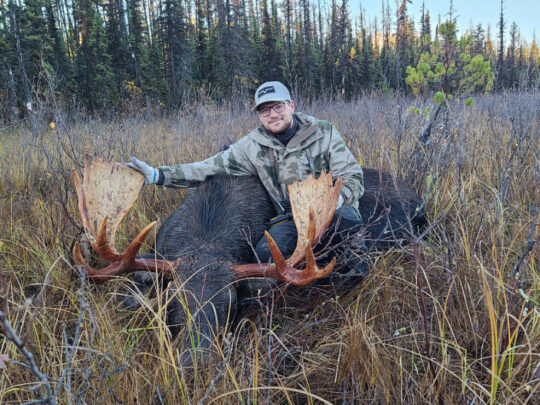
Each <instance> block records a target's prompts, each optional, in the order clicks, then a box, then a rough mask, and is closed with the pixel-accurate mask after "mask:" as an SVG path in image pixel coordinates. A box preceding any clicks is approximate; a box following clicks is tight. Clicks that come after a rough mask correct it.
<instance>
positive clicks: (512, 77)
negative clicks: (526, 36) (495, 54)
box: [504, 22, 519, 88]
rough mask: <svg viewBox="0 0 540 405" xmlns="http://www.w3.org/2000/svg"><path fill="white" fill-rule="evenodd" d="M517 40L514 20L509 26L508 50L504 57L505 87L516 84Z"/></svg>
mask: <svg viewBox="0 0 540 405" xmlns="http://www.w3.org/2000/svg"><path fill="white" fill-rule="evenodd" d="M518 42H519V31H518V26H517V24H516V23H515V22H513V23H512V25H511V26H510V42H509V44H508V51H507V54H506V59H505V62H506V63H505V68H504V71H505V72H506V83H505V87H510V88H515V87H516V86H517V84H518V83H517V80H518V72H517V61H516V52H517V47H518Z"/></svg>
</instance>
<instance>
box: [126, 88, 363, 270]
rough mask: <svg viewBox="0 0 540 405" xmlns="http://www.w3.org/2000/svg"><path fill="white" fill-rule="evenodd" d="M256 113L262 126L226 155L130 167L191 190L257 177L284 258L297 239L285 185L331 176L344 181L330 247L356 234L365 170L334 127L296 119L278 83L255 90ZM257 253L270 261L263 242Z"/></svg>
mask: <svg viewBox="0 0 540 405" xmlns="http://www.w3.org/2000/svg"><path fill="white" fill-rule="evenodd" d="M253 110H255V111H257V114H258V117H259V120H260V123H261V125H260V126H259V127H258V128H256V129H254V130H253V131H252V132H250V133H249V134H248V135H247V136H245V137H243V138H241V139H240V140H239V141H237V142H236V143H234V144H232V145H231V146H230V147H229V148H228V149H227V150H224V151H222V152H219V153H217V154H216V155H214V156H212V157H210V158H208V159H206V160H204V161H202V162H196V163H188V164H179V165H176V166H160V167H158V168H157V169H156V168H154V167H151V166H149V165H148V164H146V163H145V162H142V161H140V160H138V159H137V158H131V163H128V166H130V167H131V168H133V169H136V170H138V171H140V172H141V173H142V174H143V175H144V177H145V184H157V185H164V186H167V187H192V186H196V185H197V184H198V183H200V182H203V181H205V180H206V179H207V178H208V177H211V176H215V175H222V174H231V175H236V176H249V175H255V176H258V177H259V178H260V180H261V182H262V184H263V185H264V187H265V189H266V191H267V192H268V194H269V196H270V198H271V199H272V201H273V203H274V206H275V207H276V210H277V212H278V214H279V215H278V217H277V218H276V220H274V221H271V223H270V224H269V226H271V228H270V229H269V232H270V234H271V235H272V237H274V240H275V241H276V243H277V244H278V247H279V248H280V250H281V252H282V253H283V254H284V256H285V257H288V256H290V255H291V254H292V252H293V251H294V248H295V246H296V239H297V233H296V227H295V225H294V222H293V221H291V220H290V219H291V218H292V217H291V215H290V204H289V203H288V192H287V185H289V184H291V183H292V182H294V181H296V180H304V179H305V178H306V177H307V176H308V175H309V174H311V173H313V174H314V175H315V176H316V177H317V176H318V175H319V174H320V173H321V171H322V170H325V171H327V172H328V171H330V170H331V171H332V174H333V177H334V178H337V177H338V176H341V177H342V179H343V188H342V191H341V195H340V200H339V204H338V206H339V207H340V208H339V209H338V210H337V211H336V215H335V216H334V221H333V223H334V225H335V229H336V232H335V238H334V239H332V243H333V244H336V243H339V242H341V241H343V240H345V239H347V238H348V237H350V235H353V234H354V233H356V232H358V230H359V229H360V226H361V218H360V214H359V213H358V210H357V209H356V208H357V206H358V200H359V199H360V197H361V196H362V194H363V193H364V186H363V175H362V169H361V167H360V165H359V164H358V162H357V160H356V159H355V157H354V156H353V155H352V153H351V152H350V150H349V149H348V148H347V146H346V145H345V143H344V142H343V140H342V138H341V136H340V135H339V133H338V132H337V131H336V129H335V128H334V127H333V125H332V124H331V123H329V122H328V121H322V120H318V119H316V118H314V117H311V116H308V115H305V114H302V113H295V104H294V101H292V100H291V95H290V93H289V90H288V89H287V88H286V87H285V86H284V85H283V84H282V83H280V82H267V83H264V84H263V85H261V86H260V87H259V88H258V89H257V91H256V92H255V106H254V108H253ZM350 247H353V248H355V247H357V246H354V245H353V246H350V245H349V249H346V251H345V252H344V253H345V255H346V256H347V257H348V258H349V259H350V263H349V266H348V267H349V268H350V270H352V271H353V272H356V273H357V274H359V275H362V276H365V275H366V274H367V271H368V268H367V265H366V264H365V263H364V261H363V260H360V259H359V258H357V257H356V256H354V255H353V254H351V252H350ZM255 252H256V254H257V256H258V259H259V260H260V261H261V262H268V261H270V260H271V259H272V257H271V254H270V250H269V248H268V244H267V243H266V239H265V238H262V239H261V240H260V241H259V242H258V243H257V246H256V248H255Z"/></svg>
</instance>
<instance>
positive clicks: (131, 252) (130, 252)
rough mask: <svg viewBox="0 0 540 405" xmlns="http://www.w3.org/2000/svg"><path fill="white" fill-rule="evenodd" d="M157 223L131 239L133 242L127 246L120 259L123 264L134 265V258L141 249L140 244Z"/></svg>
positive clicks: (149, 225) (148, 226)
mask: <svg viewBox="0 0 540 405" xmlns="http://www.w3.org/2000/svg"><path fill="white" fill-rule="evenodd" d="M156 224H157V221H154V222H152V223H150V224H148V225H146V227H145V228H144V229H143V230H142V231H140V232H139V234H138V235H137V236H136V237H135V239H133V241H132V242H131V243H130V244H129V246H128V247H127V249H126V250H125V251H124V253H122V259H123V260H124V261H125V262H129V263H134V262H135V256H136V255H137V253H138V252H139V249H140V248H141V246H142V244H143V243H144V241H145V240H146V237H147V236H148V234H149V233H150V231H151V230H152V229H153V228H154V226H156Z"/></svg>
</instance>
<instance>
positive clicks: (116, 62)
mask: <svg viewBox="0 0 540 405" xmlns="http://www.w3.org/2000/svg"><path fill="white" fill-rule="evenodd" d="M408 5H409V0H397V1H396V2H395V4H394V5H393V7H392V6H391V5H390V4H389V1H388V0H382V1H381V12H380V15H379V16H371V17H370V18H368V17H367V16H366V15H365V13H364V12H362V11H361V12H360V15H359V16H357V17H356V16H355V17H354V18H353V16H352V15H351V11H350V7H349V1H348V0H331V1H330V2H329V3H325V2H321V1H319V0H281V1H278V0H0V83H2V85H1V86H0V106H1V107H0V117H1V118H2V119H3V120H4V121H12V120H16V119H17V118H20V117H23V116H25V115H26V114H28V112H29V111H35V110H36V109H38V108H40V107H42V106H43V105H45V104H47V103H51V102H54V103H56V104H57V105H60V106H61V107H62V108H76V109H78V110H84V111H86V112H92V113H94V112H98V113H99V112H102V111H110V110H111V109H114V108H123V107H125V106H141V105H152V106H163V107H165V108H166V107H179V106H182V105H184V104H186V103H190V102H193V101H194V100H197V99H199V98H201V97H208V98H210V99H212V100H216V101H220V100H227V99H231V97H233V98H234V97H237V96H241V97H244V96H246V95H248V94H249V95H251V94H252V91H253V90H254V89H255V88H256V87H257V86H258V85H259V84H260V83H262V82H264V81H267V80H280V81H283V82H284V83H286V84H288V85H289V86H290V87H291V88H292V89H293V91H294V92H295V93H296V94H298V95H302V97H305V98H307V99H313V98H320V97H329V98H334V97H343V98H353V97H355V96H357V95H358V94H362V93H365V92H373V91H400V92H405V93H412V94H416V95H418V96H419V97H422V96H424V97H425V96H427V95H429V94H432V93H433V92H442V93H443V94H473V93H477V92H486V91H490V90H492V89H495V90H501V89H518V90H521V89H538V88H539V86H540V57H539V52H538V45H537V43H536V40H535V39H534V38H533V40H532V42H530V43H527V42H525V41H523V40H522V39H521V37H520V33H519V27H518V25H517V24H516V23H512V24H511V25H510V27H509V29H507V28H508V27H507V25H508V24H507V21H506V20H505V18H504V12H503V10H504V8H503V2H502V1H501V12H500V19H499V21H498V23H497V29H498V31H497V32H496V33H493V32H492V31H491V27H490V26H488V27H484V26H482V25H481V24H478V25H476V26H473V27H469V28H468V29H464V30H459V29H458V24H457V19H456V17H455V15H456V12H455V10H453V5H452V2H450V8H449V11H448V13H447V14H446V15H444V16H443V17H441V16H438V17H437V19H436V21H434V18H433V16H431V15H430V11H429V9H428V8H426V7H422V13H421V16H420V18H419V20H418V21H414V20H413V18H412V17H411V16H410V14H409V10H408Z"/></svg>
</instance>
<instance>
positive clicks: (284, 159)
mask: <svg viewBox="0 0 540 405" xmlns="http://www.w3.org/2000/svg"><path fill="white" fill-rule="evenodd" d="M294 116H295V117H296V119H297V120H298V130H297V132H296V134H295V135H294V136H293V137H292V138H291V140H290V141H289V143H288V144H287V146H286V147H285V146H284V145H283V144H282V143H281V142H280V141H279V140H278V139H277V138H276V137H275V136H272V135H271V134H269V133H268V132H267V131H266V130H265V129H264V128H263V127H262V126H259V127H258V128H256V129H254V130H253V131H252V132H250V133H249V134H248V135H247V136H245V137H243V138H241V139H240V140H239V141H237V142H235V143H234V144H232V145H231V146H230V147H229V148H228V149H227V150H224V151H221V152H219V153H217V154H216V155H214V156H212V157H210V158H208V159H206V160H203V161H202V162H196V163H187V164H180V165H176V166H161V167H159V169H160V170H161V171H162V172H163V175H164V182H163V185H165V186H167V187H192V186H196V185H198V184H199V183H200V182H203V181H205V180H206V179H207V178H208V177H210V176H215V175H220V174H232V175H236V176H249V175H255V176H258V177H259V178H260V180H261V182H262V183H263V185H264V187H265V188H266V190H267V191H268V194H269V195H270V197H271V199H272V201H273V202H274V205H275V206H276V209H278V210H279V209H280V204H279V203H280V202H281V201H283V200H286V199H288V192H287V185H288V184H291V183H292V182H294V181H296V180H304V179H305V178H306V177H307V176H308V175H309V174H310V173H314V174H315V175H316V176H318V175H319V173H320V172H321V171H322V170H323V169H324V170H326V171H329V170H331V171H332V175H333V177H334V178H336V177H338V176H342V178H343V189H342V192H341V194H342V196H343V198H344V201H345V204H350V205H352V206H354V207H357V205H358V204H357V202H358V199H359V198H360V197H361V196H362V194H363V193H364V181H363V175H362V169H361V167H360V165H359V164H358V162H357V160H356V159H355V157H354V156H353V154H352V153H351V151H350V150H349V149H348V148H347V146H346V145H345V143H344V142H343V139H342V138H341V136H340V135H339V133H338V132H337V131H336V129H335V128H334V127H333V125H332V124H331V123H330V122H328V121H322V120H318V119H316V118H314V117H311V116H308V115H305V114H302V113H297V114H294Z"/></svg>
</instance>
